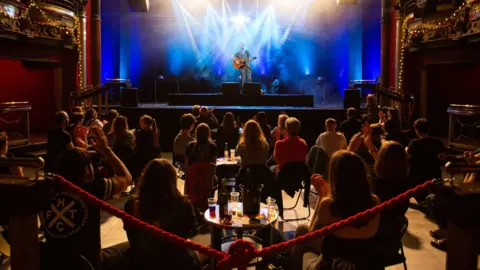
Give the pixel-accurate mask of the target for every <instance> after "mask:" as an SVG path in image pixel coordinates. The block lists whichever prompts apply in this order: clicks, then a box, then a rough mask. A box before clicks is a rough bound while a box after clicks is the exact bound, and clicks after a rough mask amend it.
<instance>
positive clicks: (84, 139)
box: [72, 112, 89, 149]
mask: <svg viewBox="0 0 480 270" xmlns="http://www.w3.org/2000/svg"><path fill="white" fill-rule="evenodd" d="M84 118H85V115H84V113H82V112H75V113H73V115H72V123H73V130H72V136H73V143H74V144H75V146H77V147H80V148H83V149H87V148H88V132H89V130H88V127H86V126H84V125H83V120H84Z"/></svg>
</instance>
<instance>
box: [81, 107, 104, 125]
mask: <svg viewBox="0 0 480 270" xmlns="http://www.w3.org/2000/svg"><path fill="white" fill-rule="evenodd" d="M83 125H84V126H86V127H99V128H103V124H102V122H101V121H100V120H98V115H97V111H96V110H95V109H93V108H89V109H88V110H87V111H86V112H85V120H84V122H83Z"/></svg>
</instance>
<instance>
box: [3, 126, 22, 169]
mask: <svg viewBox="0 0 480 270" xmlns="http://www.w3.org/2000/svg"><path fill="white" fill-rule="evenodd" d="M7 152H8V135H7V133H6V132H3V131H2V132H0V159H2V158H6V157H7ZM1 174H7V175H16V176H23V169H22V167H18V166H1V165H0V175H1Z"/></svg>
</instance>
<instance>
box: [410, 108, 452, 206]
mask: <svg viewBox="0 0 480 270" xmlns="http://www.w3.org/2000/svg"><path fill="white" fill-rule="evenodd" d="M413 126H414V128H415V133H416V134H417V137H418V139H416V140H413V141H411V142H410V145H409V146H408V148H407V153H408V155H409V166H410V172H409V178H410V181H411V182H412V185H414V186H416V185H419V184H422V183H424V182H425V181H428V180H432V179H434V178H440V177H442V170H441V167H440V166H441V164H440V159H443V157H444V155H445V153H444V151H445V148H444V146H443V143H442V141H440V140H438V139H435V138H432V137H429V136H428V130H429V126H428V121H427V119H425V118H420V119H418V120H417V121H415V123H414V124H413ZM427 195H428V192H425V193H423V194H419V195H416V196H415V199H416V200H417V202H419V203H421V202H423V201H424V200H425V198H426V196H427Z"/></svg>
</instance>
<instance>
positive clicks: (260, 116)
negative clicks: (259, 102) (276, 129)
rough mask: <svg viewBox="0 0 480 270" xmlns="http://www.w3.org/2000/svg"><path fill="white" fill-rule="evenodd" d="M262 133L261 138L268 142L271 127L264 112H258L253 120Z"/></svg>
mask: <svg viewBox="0 0 480 270" xmlns="http://www.w3.org/2000/svg"><path fill="white" fill-rule="evenodd" d="M255 119H256V120H257V122H258V125H260V128H261V129H262V131H263V136H265V139H267V142H270V134H271V133H272V127H270V125H269V124H268V121H267V114H266V113H265V112H258V113H257V115H256V118H255Z"/></svg>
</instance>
